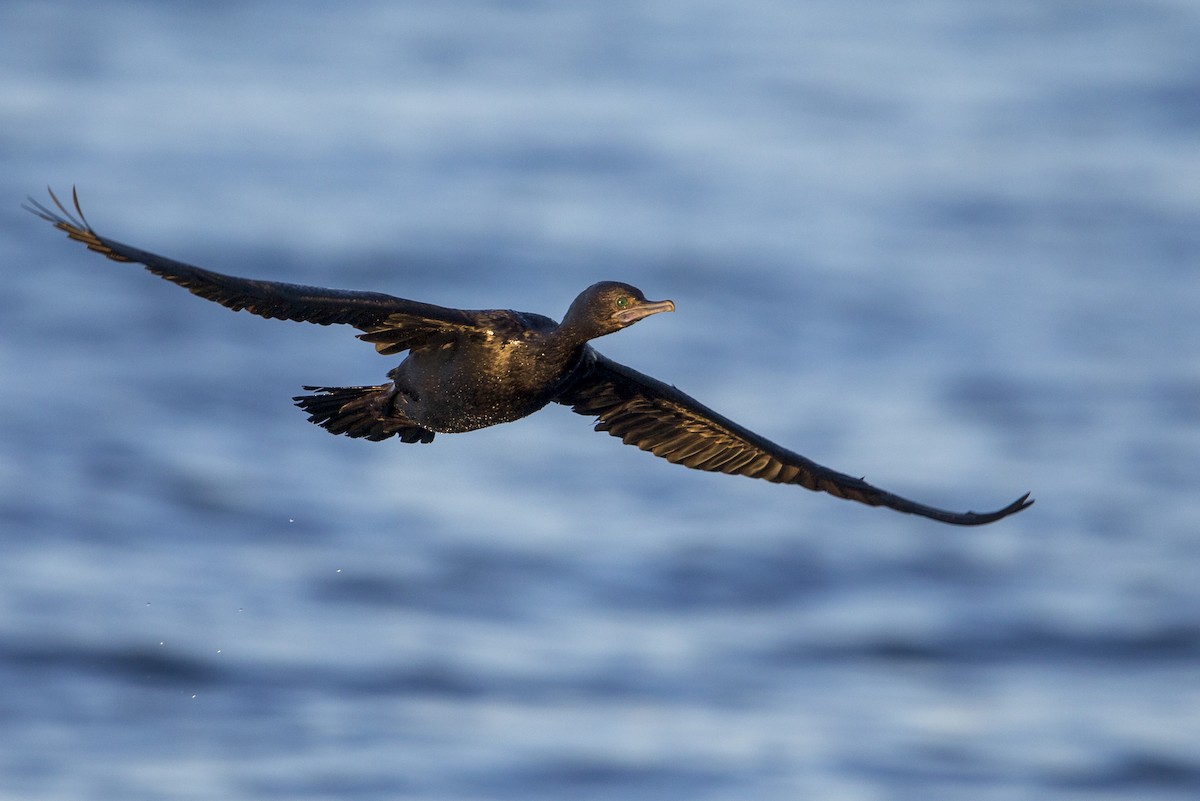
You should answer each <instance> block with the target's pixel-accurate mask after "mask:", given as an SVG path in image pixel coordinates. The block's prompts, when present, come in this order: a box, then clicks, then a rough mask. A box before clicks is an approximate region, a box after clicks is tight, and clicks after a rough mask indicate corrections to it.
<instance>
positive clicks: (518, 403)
mask: <svg viewBox="0 0 1200 801" xmlns="http://www.w3.org/2000/svg"><path fill="white" fill-rule="evenodd" d="M50 197H51V199H52V200H53V201H54V204H55V206H56V207H57V209H58V211H54V210H52V209H50V208H48V207H46V206H44V205H42V204H40V203H38V202H37V201H35V200H33V199H30V200H29V204H28V205H27V206H26V208H27V209H28V210H29V211H31V212H33V213H34V214H36V215H37V216H39V217H41V218H42V219H44V220H47V221H48V222H50V223H52V224H53V225H54V226H55V227H56V228H58V229H59V230H61V231H63V232H65V233H66V234H67V236H69V237H70V238H71V239H74V240H76V241H79V242H82V243H83V244H85V245H87V247H88V248H89V249H91V250H94V251H96V252H97V253H100V254H102V255H104V256H107V257H108V258H110V259H113V260H114V261H123V262H136V263H139V264H142V265H144V266H145V267H146V269H148V270H149V271H150V272H152V273H154V274H155V275H158V276H161V277H162V278H165V279H166V280H168V281H171V282H173V283H176V284H179V285H180V286H182V287H184V288H186V289H187V290H188V291H190V292H192V293H193V294H195V295H199V296H200V297H202V298H205V299H206V300H211V301H214V302H216V303H220V304H221V305H222V306H225V307H226V308H229V309H233V310H234V311H240V310H245V311H248V312H251V313H252V314H257V315H259V316H260V317H267V318H271V319H279V320H295V321H299V322H308V323H317V324H319V325H332V324H344V325H350V326H353V327H354V328H357V329H358V330H359V331H361V332H362V333H360V334H359V335H358V338H359V339H362V340H364V341H366V342H370V343H372V344H374V346H375V348H376V350H377V351H379V352H380V353H381V354H394V353H400V352H403V351H407V352H408V356H407V358H405V359H404V361H402V362H401V363H400V365H399V366H397V367H396V368H395V369H393V370H392V371H391V372H389V373H388V377H389V379H391V380H390V382H389V383H386V384H378V385H369V386H362V387H305V389H306V390H308V391H310V392H311V393H313V394H310V395H301V396H298V397H296V398H294V400H295V402H296V405H298V406H299V407H300V408H301V409H303V410H304V411H306V412H308V414H309V420H311V421H312V422H313V423H316V424H317V425H320V426H321V427H323V428H325V429H326V430H328V431H330V432H331V433H334V434H344V435H347V436H351V437H362V438H365V439H370V440H383V439H388V438H390V437H398V438H399V439H401V440H402V441H404V442H430V441H432V440H433V438H434V435H435V433H439V432H447V433H448V432H460V431H471V430H474V429H477V428H483V427H485V426H491V425H496V424H498V423H504V422H508V421H511V420H516V419H519V418H521V417H525V416H526V415H529V414H532V413H533V412H535V411H537V410H538V409H540V408H542V407H544V406H545V405H547V404H548V403H551V402H557V403H561V404H565V405H567V406H570V407H571V408H572V409H573V410H574V411H576V412H578V413H579V414H582V415H587V416H590V417H594V418H597V423H596V430H598V431H607V432H608V433H609V434H611V435H613V436H615V437H618V438H620V439H621V441H622V442H624V443H626V444H629V445H636V446H637V447H639V448H641V449H642V450H645V451H649V452H650V453H653V454H654V455H656V456H661V457H662V458H664V459H666V460H667V461H670V462H674V463H676V464H682V465H684V466H686V467H691V468H694V469H697V470H707V471H713V472H722V473H729V474H734V475H742V476H748V477H750V478H761V479H765V480H767V481H772V482H775V483H779V484H797V485H799V486H801V487H805V488H806V489H810V490H816V491H820V492H827V493H829V494H830V495H834V496H836V497H839V498H846V499H849V500H853V501H858V502H859V503H865V504H868V505H870V506H886V507H888V508H891V509H895V510H897V511H900V512H906V513H910V514H916V515H921V516H923V517H928V518H931V519H933V520H939V521H941V522H944V523H953V524H956V525H966V526H970V525H980V524H983V523H990V522H993V521H995V520H999V519H1001V518H1003V517H1007V516H1008V515H1011V514H1014V513H1016V512H1019V511H1021V510H1022V509H1024V508H1026V507H1028V506H1029V505H1030V504H1032V503H1033V501H1032V500H1030V499H1029V496H1028V493H1027V494H1025V495H1023V496H1021V497H1020V498H1018V499H1017V500H1015V501H1013V502H1012V503H1011V504H1009V505H1008V506H1006V507H1004V508H1003V509H998V510H996V511H994V512H986V513H976V512H965V513H960V512H951V511H947V510H944V509H938V508H935V507H932V506H926V505H924V504H920V503H916V502H914V501H910V500H908V499H906V498H902V497H900V496H898V495H894V494H892V493H890V492H885V491H884V490H881V489H879V488H878V487H874V486H872V485H870V484H868V483H867V482H866V481H864V480H863V479H860V478H855V477H853V476H850V475H846V474H844V473H839V472H837V471H835V470H830V469H829V468H827V467H823V466H822V465H819V464H817V463H815V462H813V461H811V460H809V459H806V458H805V457H803V456H801V455H799V454H797V453H793V452H792V451H789V450H787V449H786V448H782V447H780V446H779V445H776V444H775V443H773V442H771V441H769V440H767V439H765V438H763V437H761V436H759V435H758V434H755V433H754V432H752V431H750V430H748V429H746V428H744V427H742V426H740V425H738V424H737V423H735V422H733V421H732V420H729V419H728V418H726V417H723V416H722V415H720V414H717V413H716V412H714V411H713V410H711V409H709V408H707V407H706V406H704V405H703V404H701V403H699V402H698V401H696V400H695V399H694V398H692V397H690V396H688V395H686V394H684V393H683V392H680V391H679V390H678V389H676V388H675V387H673V386H670V385H668V384H664V383H663V382H661V381H658V380H657V379H654V378H651V377H650V376H647V375H643V374H642V373H639V372H637V371H636V370H633V369H631V368H629V367H626V366H624V365H621V364H618V363H616V362H614V361H612V360H610V359H607V358H605V357H604V356H603V355H601V354H600V353H598V352H597V351H596V350H595V349H594V348H592V347H591V345H590V344H588V343H589V342H590V340H592V339H595V338H597V337H600V336H604V335H606V334H610V333H613V332H615V331H618V330H620V329H622V328H625V327H627V326H629V325H632V324H633V323H635V322H637V321H638V320H640V319H642V318H644V317H647V316H649V315H651V314H655V313H658V312H663V311H672V310H673V309H674V304H673V303H671V302H670V301H648V300H646V298H645V296H644V295H642V293H641V291H640V290H638V289H636V288H635V287H632V286H629V285H628V284H622V283H618V282H613V281H604V282H601V283H598V284H594V285H592V286H591V287H588V288H587V289H586V290H584V291H583V292H582V293H581V294H580V295H579V297H578V298H576V299H575V301H574V302H573V303H572V304H571V306H570V308H569V309H568V310H567V313H566V315H565V316H564V318H563V321H562V322H561V323H557V322H555V321H554V320H552V319H550V318H548V317H544V316H542V315H539V314H530V313H525V312H514V311H508V310H477V311H470V310H463V309H451V308H445V307H442V306H434V305H432V304H428V303H419V302H416V301H411V300H405V299H403V298H397V297H393V296H391V295H386V294H382V293H379V292H357V291H348V290H332V289H321V288H317V287H311V286H301V285H298V284H287V283H281V282H276V281H256V280H251V279H247V278H236V277H233V276H229V275H223V274H221V273H215V272H212V271H209V270H203V269H201V268H199V267H193V266H192V265H189V264H185V263H183V262H179V261H175V260H173V259H168V258H164V257H162V256H158V255H156V254H154V253H149V252H146V251H144V250H140V249H138V248H134V247H131V246H129V245H125V244H123V243H121V242H117V241H116V240H113V239H109V238H108V237H104V236H101V235H100V234H98V233H96V232H95V230H93V229H92V227H91V226H90V225H88V223H87V221H86V220H85V219H84V217H83V212H82V210H81V209H80V207H79V199H78V197H77V196H75V197H74V198H73V199H74V206H75V214H72V213H71V212H69V211H68V210H67V209H66V208H65V207H64V206H63V205H62V203H60V202H59V200H58V198H57V197H55V196H54V193H53V192H51V193H50Z"/></svg>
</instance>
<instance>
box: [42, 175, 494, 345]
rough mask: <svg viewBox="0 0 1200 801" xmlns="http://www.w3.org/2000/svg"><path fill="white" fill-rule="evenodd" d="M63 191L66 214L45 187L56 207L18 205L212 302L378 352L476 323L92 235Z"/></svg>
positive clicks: (473, 318) (467, 315) (442, 311)
mask: <svg viewBox="0 0 1200 801" xmlns="http://www.w3.org/2000/svg"><path fill="white" fill-rule="evenodd" d="M71 195H72V199H73V201H74V207H75V213H74V214H72V213H71V212H70V211H68V210H67V209H66V207H65V206H63V204H62V203H61V202H60V201H59V199H58V197H56V196H55V194H54V192H53V191H52V190H51V191H50V198H51V200H53V201H54V205H55V206H56V207H57V211H55V210H54V209H50V208H48V207H46V206H44V205H42V204H41V203H39V202H37V201H36V200H34V199H33V198H29V201H28V203H27V204H26V205H25V208H26V209H27V210H28V211H30V212H32V213H34V214H36V215H37V216H38V217H41V218H42V219H43V220H46V221H47V222H49V223H51V224H52V225H54V227H55V228H57V229H59V230H60V231H62V232H63V233H65V234H66V235H67V236H68V237H70V238H71V239H74V240H75V241H77V242H82V243H83V244H84V245H86V246H87V247H88V249H89V250H93V251H95V252H96V253H100V254H101V255H104V256H107V257H108V258H110V259H112V260H113V261H120V262H135V263H138V264H141V265H143V266H144V267H145V268H146V269H147V270H149V271H150V272H151V273H154V274H155V275H157V276H160V277H162V278H165V279H166V280H168V281H171V282H172V283H175V284H178V285H179V286H182V287H183V288H185V289H187V290H188V291H189V292H191V293H192V294H194V295H198V296H199V297H202V298H204V299H205V300H211V301H214V302H216V303H220V304H221V305H222V306H224V307H226V308H228V309H232V310H233V311H242V310H245V311H248V312H250V313H251V314H257V315H258V316H260V317H266V318H268V319H276V320H294V321H296V322H306V323H316V324H318V325H335V324H345V325H351V326H354V327H355V328H358V329H360V330H362V331H365V332H366V333H364V334H362V335H361V336H360V338H361V339H364V340H367V341H369V342H373V343H375V347H376V349H377V350H379V351H380V352H383V353H395V352H399V351H401V350H406V349H408V348H410V347H414V346H417V345H419V344H421V343H422V342H424V341H425V340H427V339H428V338H429V337H430V336H433V335H436V334H444V333H446V332H447V331H463V330H468V329H475V328H476V327H477V326H478V321H479V313H478V312H471V311H464V310H460V309H448V308H444V307H441V306H434V305H432V304H429V303H419V302H417V301H412V300H405V299H403V298H397V297H393V296H392V295H387V294H384V293H381V292H360V291H355V290H344V289H322V288H320V287H313V286H303V285H301V284H288V283H283V282H280V281H259V280H254V279H250V278H237V277H235V276H231V275H224V274H222V273H217V272H213V271H211V270H205V269H202V268H200V267H195V266H193V265H191V264H185V263H184V262H181V261H176V260H174V259H169V258H166V257H165V256H159V255H158V254H155V253H150V252H148V251H145V250H141V249H139V248H135V247H133V246H131V245H126V244H124V243H123V242H118V241H116V240H115V239H109V238H108V237H106V236H102V235H100V234H98V233H96V231H95V230H94V229H93V228H92V227H91V226H90V225H89V224H88V222H87V219H86V218H85V217H84V216H83V210H82V209H81V208H80V206H79V196H78V195H77V194H76V193H75V191H74V190H72V193H71Z"/></svg>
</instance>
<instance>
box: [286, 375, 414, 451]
mask: <svg viewBox="0 0 1200 801" xmlns="http://www.w3.org/2000/svg"><path fill="white" fill-rule="evenodd" d="M305 389H307V390H309V391H311V392H315V393H316V394H315V395H297V396H296V397H294V398H292V400H294V401H295V402H296V405H297V406H299V407H300V408H301V409H303V410H304V411H306V412H308V421H309V422H310V423H316V424H317V425H319V426H320V427H321V428H323V429H325V430H326V431H328V432H329V433H330V434H345V435H346V436H347V437H363V438H364V439H369V440H371V441H373V442H379V441H380V440H385V439H387V438H389V437H396V436H398V437H400V439H401V441H403V442H432V441H433V432H432V431H430V430H429V429H427V428H422V427H421V426H419V425H417V424H416V423H414V422H413V421H412V420H409V419H408V418H407V417H402V416H400V415H399V414H397V413H396V411H395V409H394V408H393V407H392V404H391V393H392V388H391V385H390V384H381V385H378V386H373V387H305Z"/></svg>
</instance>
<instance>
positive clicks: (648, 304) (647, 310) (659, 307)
mask: <svg viewBox="0 0 1200 801" xmlns="http://www.w3.org/2000/svg"><path fill="white" fill-rule="evenodd" d="M670 311H675V302H674V301H671V300H647V301H643V302H642V303H639V304H638V305H636V306H633V307H631V308H628V309H621V310H620V311H618V312H614V313H613V319H614V320H616V321H617V322H618V323H620V324H621V325H629V324H630V323H636V322H637V321H638V320H640V319H642V318H643V317H649V316H650V315H652V314H658V313H659V312H670Z"/></svg>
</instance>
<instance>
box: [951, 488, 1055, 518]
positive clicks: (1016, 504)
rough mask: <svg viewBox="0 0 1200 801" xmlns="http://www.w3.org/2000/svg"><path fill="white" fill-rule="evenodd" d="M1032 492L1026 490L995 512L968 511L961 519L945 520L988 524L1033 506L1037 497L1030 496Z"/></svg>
mask: <svg viewBox="0 0 1200 801" xmlns="http://www.w3.org/2000/svg"><path fill="white" fill-rule="evenodd" d="M1030 494H1031V493H1029V492H1026V493H1025V494H1024V495H1022V496H1021V497H1020V498H1017V499H1016V500H1015V501H1013V502H1012V503H1010V504H1009V505H1008V506H1005V507H1004V508H1003V509H997V510H996V511H994V512H967V513H966V514H964V515H961V516H959V517H961V519H956V520H946V521H945V522H947V523H956V524H958V525H963V526H982V525H986V524H987V523H995V522H996V521H997V520H1003V519H1004V518H1006V517H1008V516H1010V515H1015V514H1016V513H1017V512H1020V511H1023V510H1025V509H1028V508H1029V507H1030V506H1033V503H1034V500H1036V499H1034V498H1030V497H1029V496H1030Z"/></svg>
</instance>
